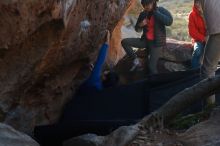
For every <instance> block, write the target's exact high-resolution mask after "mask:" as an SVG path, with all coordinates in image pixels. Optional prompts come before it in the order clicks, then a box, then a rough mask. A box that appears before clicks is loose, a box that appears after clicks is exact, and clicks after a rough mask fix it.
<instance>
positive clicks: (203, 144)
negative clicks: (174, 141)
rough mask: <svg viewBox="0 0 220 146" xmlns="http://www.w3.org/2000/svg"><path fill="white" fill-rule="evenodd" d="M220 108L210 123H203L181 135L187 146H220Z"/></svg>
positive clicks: (216, 110)
mask: <svg viewBox="0 0 220 146" xmlns="http://www.w3.org/2000/svg"><path fill="white" fill-rule="evenodd" d="M219 122H220V107H218V108H216V109H215V111H214V112H213V113H212V115H211V117H210V119H209V120H208V121H205V122H202V123H200V124H198V125H196V126H194V127H192V128H190V129H189V130H188V131H186V132H185V133H184V134H183V135H181V140H182V141H183V143H185V145H187V146H219V145H220V126H219Z"/></svg>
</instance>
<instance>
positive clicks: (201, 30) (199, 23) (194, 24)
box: [188, 6, 206, 42]
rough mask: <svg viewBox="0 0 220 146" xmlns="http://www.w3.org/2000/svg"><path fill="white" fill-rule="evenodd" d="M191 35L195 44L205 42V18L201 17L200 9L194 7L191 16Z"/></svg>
mask: <svg viewBox="0 0 220 146" xmlns="http://www.w3.org/2000/svg"><path fill="white" fill-rule="evenodd" d="M188 28H189V35H190V36H191V37H192V40H193V42H195V41H200V42H205V36H206V26H205V22H204V18H203V17H202V16H201V15H200V13H199V11H198V9H197V8H196V7H195V6H194V7H193V10H192V11H191V12H190V14H189V24H188Z"/></svg>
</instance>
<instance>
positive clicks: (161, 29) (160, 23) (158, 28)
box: [135, 7, 173, 47]
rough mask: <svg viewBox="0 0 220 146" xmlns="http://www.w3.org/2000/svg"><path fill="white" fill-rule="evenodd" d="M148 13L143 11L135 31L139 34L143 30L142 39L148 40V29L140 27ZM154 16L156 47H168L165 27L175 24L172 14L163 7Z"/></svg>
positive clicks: (157, 9) (158, 8)
mask: <svg viewBox="0 0 220 146" xmlns="http://www.w3.org/2000/svg"><path fill="white" fill-rule="evenodd" d="M147 15H148V13H147V12H146V11H143V12H141V13H140V15H139V17H138V20H137V23H136V25H135V30H136V31H137V32H141V31H142V30H143V35H142V37H141V39H145V40H146V32H147V31H148V30H147V27H146V26H144V27H139V25H138V24H139V23H140V22H142V21H143V20H144V19H145V18H146V17H147ZM153 16H154V19H155V26H154V36H155V40H154V45H155V46H156V47H162V46H164V45H166V28H165V26H170V25H171V24H172V23H173V17H172V15H171V13H170V12H169V11H168V10H166V9H165V8H163V7H157V8H156V10H155V11H154V12H153Z"/></svg>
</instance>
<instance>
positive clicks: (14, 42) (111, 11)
mask: <svg viewBox="0 0 220 146" xmlns="http://www.w3.org/2000/svg"><path fill="white" fill-rule="evenodd" d="M133 2H134V0H109V1H103V0H93V1H90V0H41V1H37V0H13V1H12V0H10V1H9V0H1V1H0V11H1V13H0V26H1V29H0V89H1V90H0V99H1V100H0V119H1V121H4V122H5V123H8V124H10V125H12V126H14V127H15V128H18V129H19V130H21V131H25V132H30V130H31V129H32V128H33V127H34V126H35V125H37V124H48V123H52V122H54V121H56V119H57V118H58V117H59V114H60V112H61V111H62V107H63V105H64V104H65V103H66V101H67V100H68V99H69V98H70V97H71V96H72V94H73V93H74V89H75V87H76V86H77V85H78V84H79V83H80V82H81V81H82V80H83V79H85V77H86V75H88V69H87V68H85V67H84V66H86V64H88V63H89V62H91V61H94V60H95V56H96V54H97V51H98V46H99V45H100V44H101V43H102V42H103V36H104V33H103V32H104V30H105V29H109V30H110V31H113V30H114V28H115V26H116V25H117V23H118V22H119V21H120V19H121V18H122V16H123V15H124V13H125V11H126V10H127V9H128V7H129V6H130V5H131V4H132V3H133ZM82 22H89V24H90V26H89V27H88V29H83V28H82V27H81V25H80V24H82ZM114 31H118V29H116V30H114ZM119 42H120V37H119ZM111 46H114V45H111ZM111 50H112V52H114V49H111ZM112 54H114V53H112ZM116 56H117V55H116ZM114 57H115V56H113V57H112V58H114ZM110 58H111V56H110Z"/></svg>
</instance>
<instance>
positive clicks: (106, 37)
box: [105, 30, 111, 44]
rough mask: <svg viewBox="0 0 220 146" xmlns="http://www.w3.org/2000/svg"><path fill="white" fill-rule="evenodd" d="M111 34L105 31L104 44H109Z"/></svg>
mask: <svg viewBox="0 0 220 146" xmlns="http://www.w3.org/2000/svg"><path fill="white" fill-rule="evenodd" d="M110 39H111V34H110V31H109V30H106V36H105V43H106V44H110Z"/></svg>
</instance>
